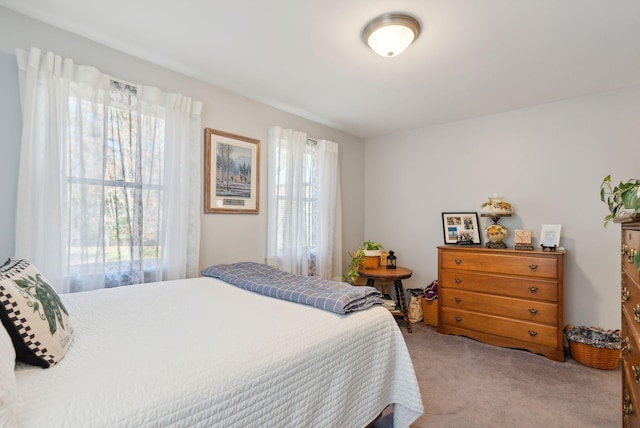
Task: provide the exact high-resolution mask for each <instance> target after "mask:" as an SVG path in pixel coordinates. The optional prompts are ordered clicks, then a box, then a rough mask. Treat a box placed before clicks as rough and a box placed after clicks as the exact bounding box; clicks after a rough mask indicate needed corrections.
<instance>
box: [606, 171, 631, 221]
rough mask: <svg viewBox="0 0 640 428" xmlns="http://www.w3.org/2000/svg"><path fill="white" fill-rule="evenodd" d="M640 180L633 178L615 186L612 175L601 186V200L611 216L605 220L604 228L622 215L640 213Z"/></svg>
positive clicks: (608, 215)
mask: <svg viewBox="0 0 640 428" xmlns="http://www.w3.org/2000/svg"><path fill="white" fill-rule="evenodd" d="M638 192H640V180H639V179H637V178H632V179H630V180H627V181H625V182H622V181H621V182H620V183H619V184H618V185H614V184H613V182H612V181H611V175H607V176H606V177H605V178H604V179H603V180H602V184H601V185H600V200H601V201H602V202H604V203H605V204H607V207H608V208H609V214H607V216H606V217H605V218H604V226H605V227H607V224H608V223H609V222H610V221H611V220H614V219H616V218H618V217H619V216H620V215H622V214H624V213H627V214H630V215H633V214H636V213H638V212H640V195H639V194H638Z"/></svg>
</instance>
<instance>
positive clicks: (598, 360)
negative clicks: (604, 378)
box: [569, 341, 620, 370]
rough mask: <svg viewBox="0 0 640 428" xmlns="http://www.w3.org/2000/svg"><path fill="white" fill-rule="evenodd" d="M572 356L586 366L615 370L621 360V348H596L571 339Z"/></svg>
mask: <svg viewBox="0 0 640 428" xmlns="http://www.w3.org/2000/svg"><path fill="white" fill-rule="evenodd" d="M569 348H570V349H571V356H572V357H573V359H574V360H576V361H577V362H579V363H581V364H584V365H585V366H589V367H593V368H596V369H602V370H613V369H615V368H616V367H618V363H619V362H620V350H619V349H606V348H596V347H595V346H591V345H585V344H584V343H578V342H571V341H569Z"/></svg>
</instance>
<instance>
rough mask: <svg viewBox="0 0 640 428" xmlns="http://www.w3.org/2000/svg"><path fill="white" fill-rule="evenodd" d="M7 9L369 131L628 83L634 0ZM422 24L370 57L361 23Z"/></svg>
mask: <svg viewBox="0 0 640 428" xmlns="http://www.w3.org/2000/svg"><path fill="white" fill-rule="evenodd" d="M0 5H4V6H6V7H8V8H10V9H12V10H15V11H18V12H20V13H23V14H25V15H28V16H31V17H34V18H36V19H39V20H41V21H44V22H47V23H49V24H52V25H54V26H57V27H60V28H63V29H66V30H68V31H71V32H73V33H76V34H79V35H82V36H84V37H87V38H89V39H92V40H94V41H97V42H100V43H103V44H105V45H108V46H111V47H113V48H115V49H118V50H121V51H124V52H126V53H128V54H132V55H135V56H137V57H140V58H143V59H145V60H148V61H150V62H153V63H156V64H159V65H162V66H164V67H167V68H169V69H172V70H175V71H178V72H181V73H184V74H186V75H188V76H191V77H194V78H197V79H199V80H203V81H206V82H209V83H211V84H213V85H215V86H219V87H222V88H225V89H228V90H230V91H232V92H235V93H238V94H241V95H243V96H246V97H248V98H251V99H255V100H257V101H260V102H263V103H265V104H268V105H271V106H274V107H277V108H279V109H282V110H285V111H288V112H291V113H294V114H297V115H300V116H303V117H306V118H309V119H312V120H315V121H317V122H320V123H322V124H325V125H329V126H332V127H334V128H337V129H341V130H343V131H345V132H348V133H350V134H352V135H355V136H358V137H362V138H369V137H374V136H379V135H384V134H389V133H393V132H398V131H403V130H407V129H414V128H420V127H425V126H430V125H435V124H441V123H447V122H453V121H458V120H464V119H469V118H473V117H478V116H483V115H488V114H494V113H499V112H503V111H508V110H513V109H518V108H522V107H528V106H532V105H537V104H543V103H548V102H553V101H558V100H563V99H568V98H573V97H580V96H584V95H588V94H593V93H598V92H603V91H608V90H613V89H618V88H622V87H626V86H631V85H638V84H640V1H638V0H615V1H610V0H394V1H391V0H387V1H382V0H269V1H264V0H262V1H261V0H224V1H223V0H183V1H181V2H168V1H167V2H161V1H158V0H136V1H130V0H109V1H95V0H93V1H91V0H56V1H51V0H0ZM386 12H407V13H410V14H412V15H414V16H415V17H417V18H418V19H419V20H420V21H421V23H422V26H423V30H422V33H421V35H420V37H419V38H418V39H417V40H416V42H414V44H413V45H412V46H410V47H409V49H407V51H406V52H405V53H403V54H402V55H400V56H398V57H395V58H383V57H380V56H378V55H376V54H374V53H373V51H371V50H370V49H368V48H367V47H366V46H365V45H364V43H363V42H362V40H361V38H360V32H361V30H362V28H363V27H364V26H365V25H366V24H367V22H368V21H369V20H370V19H372V18H374V17H376V16H378V15H380V14H383V13H386Z"/></svg>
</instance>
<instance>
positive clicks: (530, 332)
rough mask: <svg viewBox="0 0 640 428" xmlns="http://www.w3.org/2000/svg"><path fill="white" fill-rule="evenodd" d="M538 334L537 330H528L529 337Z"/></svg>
mask: <svg viewBox="0 0 640 428" xmlns="http://www.w3.org/2000/svg"><path fill="white" fill-rule="evenodd" d="M537 335H538V332H537V331H535V330H529V336H531V337H536V336H537Z"/></svg>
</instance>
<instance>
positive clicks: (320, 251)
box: [267, 126, 342, 279]
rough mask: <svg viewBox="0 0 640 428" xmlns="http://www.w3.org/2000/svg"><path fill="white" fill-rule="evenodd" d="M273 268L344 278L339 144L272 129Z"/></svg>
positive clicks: (270, 231)
mask: <svg viewBox="0 0 640 428" xmlns="http://www.w3.org/2000/svg"><path fill="white" fill-rule="evenodd" d="M268 144H269V177H268V190H267V191H268V212H267V223H268V227H267V264H269V265H271V266H275V267H278V268H280V269H282V270H285V271H287V272H291V273H295V274H299V275H316V276H320V277H322V278H326V279H338V278H339V277H340V273H341V271H342V262H341V260H342V259H341V257H340V254H341V252H342V222H341V206H340V179H339V172H338V145H337V144H336V143H334V142H331V141H326V140H321V141H311V140H308V139H307V134H306V133H304V132H298V131H293V130H291V129H283V128H281V127H278V126H276V127H272V128H270V129H269V142H268Z"/></svg>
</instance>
